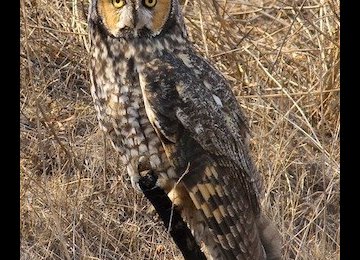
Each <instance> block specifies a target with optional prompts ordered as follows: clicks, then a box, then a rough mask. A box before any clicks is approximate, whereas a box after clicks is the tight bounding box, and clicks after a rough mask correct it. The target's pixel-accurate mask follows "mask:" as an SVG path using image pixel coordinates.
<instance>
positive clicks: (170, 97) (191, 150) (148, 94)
mask: <svg viewBox="0 0 360 260" xmlns="http://www.w3.org/2000/svg"><path fill="white" fill-rule="evenodd" d="M167 61H168V62H167ZM159 71H162V73H159ZM169 75H171V77H169ZM140 83H141V88H142V91H143V97H144V103H145V107H146V112H147V115H148V117H149V119H150V121H151V123H152V125H153V126H154V128H155V130H156V132H157V134H158V135H159V137H160V139H161V140H162V143H163V146H164V148H165V151H166V153H167V156H168V157H169V159H170V161H171V162H172V164H173V165H174V166H175V169H176V170H177V174H178V176H179V177H180V178H181V180H182V183H183V184H184V186H185V187H186V189H187V191H188V192H189V195H190V197H191V199H192V201H193V203H194V205H195V206H196V208H197V210H199V211H200V212H201V213H202V214H203V217H204V219H205V221H206V223H207V225H208V226H209V229H210V230H211V232H212V234H213V235H214V238H215V241H217V242H218V243H219V244H220V245H221V248H222V255H223V256H224V257H226V259H247V258H249V259H262V257H263V249H262V246H261V242H260V239H259V234H258V230H257V227H256V218H257V216H258V214H259V202H258V197H257V190H256V185H255V184H254V180H253V176H252V174H251V171H252V165H251V163H250V162H249V158H248V155H247V150H246V147H245V144H244V138H243V136H242V134H241V132H239V130H236V127H237V125H239V124H240V122H239V120H241V118H237V116H236V115H238V113H236V111H235V113H234V111H227V110H228V109H227V107H228V106H226V104H225V103H224V100H221V98H220V97H219V95H216V94H215V93H214V91H213V90H212V89H211V88H209V87H207V86H206V83H204V82H203V80H202V78H201V77H199V75H195V74H194V71H193V70H192V69H191V68H189V67H188V66H185V65H184V63H183V62H182V61H181V60H179V59H176V58H175V57H174V56H171V55H169V56H164V57H163V58H162V59H161V60H160V59H159V60H153V61H151V62H150V63H148V64H147V65H146V67H145V66H144V68H143V69H142V70H141V71H140Z"/></svg>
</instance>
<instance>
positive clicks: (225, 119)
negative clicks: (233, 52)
mask: <svg viewBox="0 0 360 260" xmlns="http://www.w3.org/2000/svg"><path fill="white" fill-rule="evenodd" d="M88 23H89V35H90V42H91V61H90V79H91V94H92V97H93V101H94V106H95V109H96V113H97V118H98V121H99V125H100V128H101V129H102V130H103V131H104V132H105V134H106V135H107V136H108V137H109V139H110V141H111V143H112V145H113V147H114V149H115V150H116V152H117V153H119V155H120V157H121V160H122V162H123V164H124V165H125V166H126V169H127V172H128V174H129V176H130V180H131V183H132V185H133V187H134V188H136V189H139V185H138V182H139V179H140V178H141V176H142V175H143V174H144V173H145V174H146V173H147V172H149V171H151V172H152V173H154V174H155V175H156V176H157V182H156V185H157V187H160V188H161V189H163V190H164V191H165V192H166V193H167V194H168V195H169V197H170V198H171V200H172V202H173V203H174V204H175V205H176V206H177V208H178V209H179V210H180V212H181V215H182V217H183V218H184V219H185V221H186V222H187V224H188V226H189V228H190V229H191V231H192V232H193V234H194V237H195V239H196V241H197V243H199V245H202V246H203V250H204V251H205V253H206V255H207V258H208V259H217V260H218V259H251V260H260V259H280V257H281V256H280V238H279V234H278V232H277V231H276V229H275V227H274V225H273V224H272V223H271V221H270V220H269V219H268V218H267V217H266V216H265V214H264V213H263V212H262V211H261V207H260V202H259V201H260V196H261V190H262V188H261V181H260V176H259V174H258V172H257V170H256V169H255V167H254V164H253V162H252V160H251V158H250V155H249V148H248V145H247V139H248V135H249V129H248V127H247V123H246V119H245V117H244V115H243V113H242V111H241V109H240V106H239V104H238V102H237V100H236V98H235V96H234V94H233V93H232V91H231V87H230V85H229V83H228V82H227V81H226V79H225V78H224V76H223V75H222V74H221V73H220V72H219V71H218V70H217V69H216V68H215V67H214V66H213V65H212V64H211V63H210V62H209V61H207V60H206V59H204V58H203V57H202V56H201V55H199V54H198V53H197V52H196V50H195V48H194V47H193V45H192V43H191V42H190V41H189V39H188V36H187V31H186V28H185V25H184V19H183V15H182V13H181V9H180V5H179V3H178V0H92V1H91V4H90V10H89V17H88Z"/></svg>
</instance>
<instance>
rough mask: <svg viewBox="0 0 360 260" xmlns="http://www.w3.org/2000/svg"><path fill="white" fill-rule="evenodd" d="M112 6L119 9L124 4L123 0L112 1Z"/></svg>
mask: <svg viewBox="0 0 360 260" xmlns="http://www.w3.org/2000/svg"><path fill="white" fill-rule="evenodd" d="M112 4H113V6H114V7H115V8H121V7H123V6H124V5H125V4H126V1H125V0H112Z"/></svg>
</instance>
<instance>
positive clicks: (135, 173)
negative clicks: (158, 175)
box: [128, 156, 155, 191]
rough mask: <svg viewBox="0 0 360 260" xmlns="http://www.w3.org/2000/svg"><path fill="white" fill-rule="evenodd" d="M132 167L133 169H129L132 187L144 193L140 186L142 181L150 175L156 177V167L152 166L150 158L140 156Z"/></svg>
mask: <svg viewBox="0 0 360 260" xmlns="http://www.w3.org/2000/svg"><path fill="white" fill-rule="evenodd" d="M132 166H133V167H131V169H129V168H128V172H129V175H130V181H131V186H132V187H133V188H134V189H136V190H138V191H142V189H141V187H140V185H139V181H140V179H141V178H143V177H145V176H147V175H149V174H152V175H154V173H153V169H155V166H154V165H152V164H151V162H150V159H149V157H148V156H140V157H138V158H136V159H134V160H133V162H132Z"/></svg>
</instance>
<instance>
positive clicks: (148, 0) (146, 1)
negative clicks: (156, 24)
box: [143, 0, 157, 8]
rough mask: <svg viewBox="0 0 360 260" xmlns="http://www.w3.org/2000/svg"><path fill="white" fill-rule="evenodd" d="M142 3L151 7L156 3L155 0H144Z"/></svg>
mask: <svg viewBox="0 0 360 260" xmlns="http://www.w3.org/2000/svg"><path fill="white" fill-rule="evenodd" d="M143 3H144V5H145V6H146V7H149V8H152V7H154V6H155V5H156V3H157V0H144V1H143Z"/></svg>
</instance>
